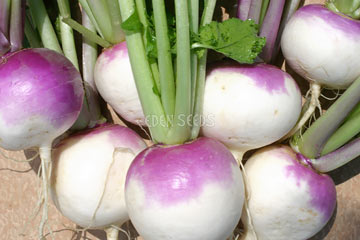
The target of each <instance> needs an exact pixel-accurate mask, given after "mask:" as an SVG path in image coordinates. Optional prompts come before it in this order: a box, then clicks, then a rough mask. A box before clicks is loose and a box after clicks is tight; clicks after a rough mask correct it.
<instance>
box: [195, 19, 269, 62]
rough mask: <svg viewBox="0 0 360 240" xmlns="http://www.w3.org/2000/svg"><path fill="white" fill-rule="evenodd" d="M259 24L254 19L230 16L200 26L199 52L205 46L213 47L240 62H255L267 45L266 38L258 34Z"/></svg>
mask: <svg viewBox="0 0 360 240" xmlns="http://www.w3.org/2000/svg"><path fill="white" fill-rule="evenodd" d="M258 31H259V28H258V25H257V24H255V22H254V21H253V20H246V21H242V20H240V19H237V18H230V19H228V20H226V21H224V22H215V21H213V22H211V23H210V24H208V25H205V26H203V27H201V28H200V31H199V35H198V42H197V43H196V45H198V46H199V47H200V49H199V54H201V50H202V49H204V48H209V49H213V50H215V51H217V52H220V53H222V54H224V55H225V56H227V57H230V58H232V59H234V60H236V61H238V62H240V63H253V62H254V60H255V58H256V57H257V56H258V54H259V53H260V52H261V51H262V49H263V47H264V46H265V43H266V39H265V38H263V37H259V36H258Z"/></svg>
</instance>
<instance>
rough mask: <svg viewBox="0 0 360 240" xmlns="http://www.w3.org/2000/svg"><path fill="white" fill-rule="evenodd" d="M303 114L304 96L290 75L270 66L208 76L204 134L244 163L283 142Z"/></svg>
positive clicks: (229, 67)
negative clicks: (245, 158) (253, 152)
mask: <svg viewBox="0 0 360 240" xmlns="http://www.w3.org/2000/svg"><path fill="white" fill-rule="evenodd" d="M300 111H301V93H300V91H299V88H298V86H297V84H296V82H295V81H294V79H293V78H292V77H291V76H290V75H289V74H287V73H285V72H283V71H281V70H280V69H278V68H276V67H274V66H271V65H267V64H257V65H241V64H238V63H229V62H228V63H222V64H218V65H216V66H214V67H212V68H210V69H209V71H208V74H207V78H206V85H205V96H204V110H203V115H204V119H205V121H204V123H203V127H202V133H203V135H205V136H207V137H211V138H214V139H217V140H219V141H221V142H222V143H224V144H225V145H226V146H228V147H229V148H230V149H231V150H232V151H235V152H238V153H239V154H240V156H239V158H241V155H242V154H243V153H244V152H246V151H248V150H250V149H255V148H259V147H263V146H265V145H268V144H271V143H273V142H275V141H277V140H279V139H280V138H281V137H283V136H284V135H285V134H286V133H287V132H288V131H290V129H291V128H292V127H293V126H294V125H295V123H296V121H297V120H298V117H299V115H300Z"/></svg>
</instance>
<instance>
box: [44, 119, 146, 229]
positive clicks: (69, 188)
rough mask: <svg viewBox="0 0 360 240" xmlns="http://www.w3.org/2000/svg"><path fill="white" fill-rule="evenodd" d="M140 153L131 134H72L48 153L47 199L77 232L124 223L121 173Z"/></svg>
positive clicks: (108, 128)
mask: <svg viewBox="0 0 360 240" xmlns="http://www.w3.org/2000/svg"><path fill="white" fill-rule="evenodd" d="M145 148H146V144H145V142H144V141H143V140H142V138H141V137H140V136H138V135H137V134H136V133H135V132H134V131H132V130H131V129H129V128H127V127H123V126H120V125H104V126H99V127H96V128H94V129H90V130H86V131H83V132H81V133H79V134H75V135H73V136H71V137H69V138H67V139H65V140H63V141H62V142H60V143H59V144H58V145H57V146H56V147H55V148H54V150H53V161H54V165H53V176H52V179H51V193H52V198H53V200H54V203H55V206H56V207H57V208H58V209H59V211H60V212H61V213H62V214H63V215H64V216H65V217H67V218H69V219H70V220H71V221H73V222H74V223H76V224H78V225H80V226H82V227H89V228H91V227H93V228H104V227H108V226H110V225H112V224H113V225H121V224H122V223H124V222H126V221H127V220H129V217H128V213H127V210H126V206H125V197H124V194H125V192H124V186H125V178H126V173H127V170H128V168H129V166H130V163H131V162H132V161H133V159H134V157H135V156H136V154H137V153H139V152H140V151H142V150H143V149H145Z"/></svg>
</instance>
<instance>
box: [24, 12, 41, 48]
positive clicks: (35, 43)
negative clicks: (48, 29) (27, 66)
mask: <svg viewBox="0 0 360 240" xmlns="http://www.w3.org/2000/svg"><path fill="white" fill-rule="evenodd" d="M24 31H25V36H26V39H27V40H28V41H29V44H30V47H31V48H40V47H42V44H41V40H40V38H39V35H38V33H37V32H36V30H35V29H34V28H33V26H32V24H31V21H30V18H29V15H28V14H27V13H26V17H25V29H24Z"/></svg>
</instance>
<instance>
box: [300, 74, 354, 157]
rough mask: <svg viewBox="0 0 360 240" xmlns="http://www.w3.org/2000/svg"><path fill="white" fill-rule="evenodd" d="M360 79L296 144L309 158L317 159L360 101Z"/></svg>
mask: <svg viewBox="0 0 360 240" xmlns="http://www.w3.org/2000/svg"><path fill="white" fill-rule="evenodd" d="M359 92H360V77H359V78H358V79H356V80H355V82H353V83H352V84H351V86H350V87H349V88H348V89H347V90H346V91H345V92H344V93H343V95H341V97H340V98H339V99H337V100H336V101H335V103H333V104H332V105H331V106H330V108H329V109H328V110H327V111H326V112H325V113H324V114H323V115H322V116H321V117H320V118H319V119H318V120H316V121H315V122H314V123H313V124H312V125H311V127H310V128H309V129H308V130H307V131H306V132H305V133H304V134H303V136H302V138H300V139H299V142H298V143H296V144H297V145H298V147H299V150H300V152H301V153H302V154H303V155H304V156H306V157H308V158H317V157H319V156H320V153H321V152H322V149H323V147H324V145H325V143H326V141H327V140H328V139H329V137H330V136H331V135H332V134H333V133H334V132H335V130H336V129H337V128H338V127H339V125H340V124H341V123H342V122H343V120H344V119H345V117H346V116H347V115H348V114H349V112H350V111H351V110H352V109H353V108H354V106H355V105H356V104H358V102H359V101H360V94H359Z"/></svg>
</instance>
